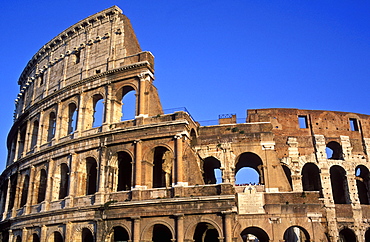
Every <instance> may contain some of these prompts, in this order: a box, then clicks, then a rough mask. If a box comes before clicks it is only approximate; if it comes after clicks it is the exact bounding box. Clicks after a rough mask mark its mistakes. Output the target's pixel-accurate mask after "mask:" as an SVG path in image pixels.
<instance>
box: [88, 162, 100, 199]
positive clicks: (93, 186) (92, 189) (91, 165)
mask: <svg viewBox="0 0 370 242" xmlns="http://www.w3.org/2000/svg"><path fill="white" fill-rule="evenodd" d="M97 166H98V165H97V163H96V161H95V159H94V158H91V157H89V158H87V159H86V175H87V178H86V194H87V195H91V194H95V193H96V191H97V175H98V170H97Z"/></svg>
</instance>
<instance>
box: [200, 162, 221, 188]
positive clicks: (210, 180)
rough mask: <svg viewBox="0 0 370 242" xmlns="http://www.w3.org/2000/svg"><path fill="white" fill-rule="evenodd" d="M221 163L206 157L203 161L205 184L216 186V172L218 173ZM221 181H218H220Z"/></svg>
mask: <svg viewBox="0 0 370 242" xmlns="http://www.w3.org/2000/svg"><path fill="white" fill-rule="evenodd" d="M220 167H221V163H220V161H219V160H217V159H216V158H214V157H207V158H205V159H204V161H203V179H204V183H205V184H217V183H220V182H217V179H216V171H217V170H219V171H220ZM218 173H219V172H218ZM220 180H221V179H218V181H220Z"/></svg>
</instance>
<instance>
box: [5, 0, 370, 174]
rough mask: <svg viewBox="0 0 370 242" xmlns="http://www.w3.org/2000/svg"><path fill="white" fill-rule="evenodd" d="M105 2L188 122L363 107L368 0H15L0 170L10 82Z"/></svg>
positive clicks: (9, 4) (369, 42)
mask: <svg viewBox="0 0 370 242" xmlns="http://www.w3.org/2000/svg"><path fill="white" fill-rule="evenodd" d="M113 5H117V6H119V7H120V8H121V9H122V10H123V11H124V13H125V14H126V15H127V16H128V17H129V18H130V19H131V23H132V25H133V27H134V30H135V32H136V35H137V37H138V39H139V42H140V44H141V47H142V49H143V50H148V51H151V52H152V53H153V54H154V56H155V57H156V59H155V60H156V73H155V76H156V80H155V85H156V86H157V88H158V90H159V94H160V97H161V100H162V104H163V107H164V108H173V107H183V106H185V107H186V108H187V109H188V110H189V111H190V113H191V114H192V116H193V117H194V118H195V119H196V120H199V121H201V120H210V119H211V120H212V119H217V117H218V115H219V114H228V113H236V114H237V115H238V117H240V118H241V117H243V118H244V117H245V116H246V114H245V113H246V110H247V109H251V108H271V107H281V108H300V109H320V110H336V111H351V112H357V113H364V114H370V105H369V104H370V95H369V91H370V82H369V81H370V1H365V0H356V1H340V0H335V1H318V0H299V1H297V0H291V1H267V0H232V1H226V0H223V1H221V0H201V1H200V0H187V1H173V0H166V1H165V0H156V1H153V0H141V1H137V0H126V1H123V0H120V1H119V0H116V1H113V0H99V1H97V0H88V1H87V0H78V1H77V0H76V1H67V0H59V1H50V0H48V1H46V0H35V1H30V0H28V1H26V0H14V1H5V0H3V1H2V4H1V8H2V9H1V10H2V11H1V14H0V29H1V34H2V36H1V38H0V53H1V54H0V67H1V74H0V83H1V85H2V92H1V93H2V95H0V101H1V116H2V117H1V119H0V127H1V129H0V157H1V158H0V159H1V160H0V169H1V170H2V169H3V167H4V163H5V159H6V148H5V142H6V136H7V133H8V131H9V129H10V126H11V125H12V116H13V110H14V99H15V98H16V96H17V93H18V88H19V87H18V85H17V81H18V78H19V75H20V73H21V72H22V70H23V68H24V67H25V66H26V64H27V62H28V61H29V60H30V59H31V57H32V56H33V55H34V54H35V53H36V51H38V49H40V48H41V47H42V46H43V45H44V44H45V43H47V42H48V41H49V40H51V39H52V38H53V37H54V36H56V35H57V34H59V33H60V32H62V31H63V30H64V29H66V28H68V27H69V26H71V25H73V24H75V23H76V22H78V21H79V20H82V19H84V18H85V17H87V16H89V15H92V14H95V13H97V12H99V11H101V10H103V9H105V8H108V7H111V6H113Z"/></svg>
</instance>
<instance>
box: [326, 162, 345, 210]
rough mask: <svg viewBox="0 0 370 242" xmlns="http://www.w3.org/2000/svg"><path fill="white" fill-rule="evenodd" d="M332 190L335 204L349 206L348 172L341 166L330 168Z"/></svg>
mask: <svg viewBox="0 0 370 242" xmlns="http://www.w3.org/2000/svg"><path fill="white" fill-rule="evenodd" d="M330 181H331V189H332V192H333V199H334V203H335V204H349V203H350V198H349V192H348V183H347V177H346V171H345V170H344V169H343V168H342V167H340V166H337V165H335V166H332V167H331V168H330Z"/></svg>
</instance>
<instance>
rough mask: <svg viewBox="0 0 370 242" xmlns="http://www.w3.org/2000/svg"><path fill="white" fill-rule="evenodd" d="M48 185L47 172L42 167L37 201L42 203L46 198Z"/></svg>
mask: <svg viewBox="0 0 370 242" xmlns="http://www.w3.org/2000/svg"><path fill="white" fill-rule="evenodd" d="M46 185H47V173H46V170H45V169H41V171H40V183H39V191H38V195H37V203H40V202H42V201H44V200H45V194H46Z"/></svg>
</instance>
